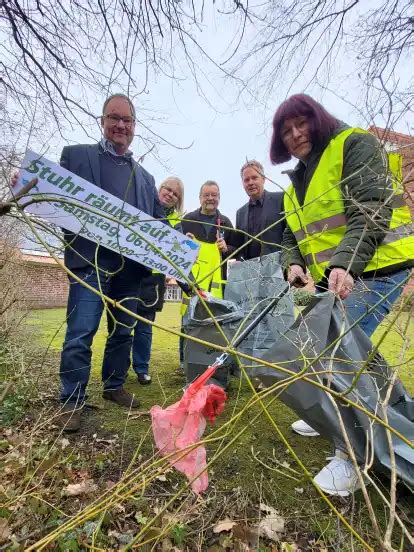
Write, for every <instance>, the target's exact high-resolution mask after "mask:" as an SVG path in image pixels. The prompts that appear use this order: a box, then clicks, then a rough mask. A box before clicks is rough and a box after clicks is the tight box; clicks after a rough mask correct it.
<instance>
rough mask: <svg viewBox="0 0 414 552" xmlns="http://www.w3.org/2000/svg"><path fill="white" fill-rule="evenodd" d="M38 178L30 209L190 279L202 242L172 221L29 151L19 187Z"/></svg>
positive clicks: (169, 273) (168, 272) (160, 269)
mask: <svg viewBox="0 0 414 552" xmlns="http://www.w3.org/2000/svg"><path fill="white" fill-rule="evenodd" d="M33 178H37V179H38V183H37V184H36V186H35V187H34V188H32V190H31V191H30V192H29V193H28V194H27V195H25V196H24V197H23V199H21V200H20V203H23V204H24V203H26V202H27V201H28V199H29V198H32V199H35V200H36V201H35V202H34V203H32V204H30V205H28V207H27V211H29V212H30V213H32V214H33V215H36V216H37V217H39V218H41V219H43V220H44V221H46V222H48V223H50V224H53V225H55V226H58V227H61V228H64V229H66V230H69V231H70V232H73V233H74V234H78V235H80V236H82V237H84V238H87V239H88V240H91V241H93V242H95V243H97V244H99V245H100V246H102V247H106V248H108V249H111V250H112V251H115V252H117V253H121V254H122V255H124V256H125V257H128V258H129V259H132V260H134V261H137V262H138V263H141V264H143V265H145V266H147V267H148V268H151V269H155V270H157V271H158V272H161V273H162V274H165V275H166V276H171V277H173V278H176V279H177V280H180V281H184V278H183V274H184V275H185V276H188V274H189V273H190V270H191V267H192V265H193V264H194V262H195V260H196V258H197V255H198V249H199V245H198V244H197V243H196V242H194V241H193V240H191V239H189V238H188V237H187V236H185V235H184V234H182V233H181V232H177V231H176V230H174V229H173V228H171V227H170V226H169V225H168V224H164V223H163V222H162V221H160V220H156V219H152V218H151V217H150V216H149V215H147V214H146V213H144V212H143V211H140V210H139V209H137V208H136V207H133V206H132V205H129V204H128V203H125V202H124V201H122V200H121V199H118V198H117V197H115V196H113V195H111V194H108V193H106V192H105V193H104V192H103V190H102V189H101V188H99V187H98V186H95V185H94V184H91V183H90V182H88V181H87V180H84V179H83V178H81V177H79V176H76V175H75V174H73V173H71V172H70V171H68V170H66V169H64V168H63V167H61V166H60V165H58V164H56V163H53V162H52V161H49V160H48V159H46V158H45V157H42V156H41V155H38V154H36V153H34V152H33V151H30V150H29V151H27V153H26V156H25V158H24V160H23V164H22V168H21V170H20V173H19V180H18V185H17V187H16V188H15V190H14V191H15V192H18V191H19V190H20V189H21V188H23V186H25V185H26V184H27V183H28V182H30V180H32V179H33ZM157 249H158V250H159V251H157ZM161 253H162V254H163V255H165V257H166V258H164V257H163V255H162V254H161ZM171 263H174V264H175V265H176V267H177V268H175V267H174V266H173V265H172V264H171Z"/></svg>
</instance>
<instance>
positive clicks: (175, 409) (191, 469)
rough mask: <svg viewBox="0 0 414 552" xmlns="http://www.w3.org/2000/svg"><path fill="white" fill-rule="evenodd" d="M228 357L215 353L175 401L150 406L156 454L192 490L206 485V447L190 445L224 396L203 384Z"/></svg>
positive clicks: (266, 310)
mask: <svg viewBox="0 0 414 552" xmlns="http://www.w3.org/2000/svg"><path fill="white" fill-rule="evenodd" d="M288 290H289V285H288V284H287V285H286V287H285V288H284V289H283V290H282V291H281V292H280V293H279V294H278V295H276V296H275V297H274V298H273V299H271V300H270V301H269V303H268V304H267V305H266V307H264V308H263V310H262V311H261V312H260V313H259V314H258V315H257V316H256V317H255V318H254V319H253V320H252V321H251V322H250V323H249V324H248V325H247V326H246V328H244V329H243V330H242V331H241V332H240V334H239V335H238V336H237V337H236V338H235V339H234V341H233V343H232V345H233V347H234V348H236V347H237V346H238V345H240V343H241V342H242V341H243V340H244V339H245V338H246V337H247V336H248V335H249V333H250V332H251V331H252V330H253V329H254V328H255V327H256V326H257V325H258V324H259V322H260V321H261V320H262V319H263V318H264V317H265V316H266V315H267V314H268V313H269V312H270V311H271V310H272V309H273V308H274V307H275V305H276V303H277V302H278V301H279V300H280V299H281V298H282V297H283V296H284V295H285V294H286V293H287V291H288ZM228 357H229V354H228V353H222V354H221V355H220V356H219V357H217V359H216V360H215V362H213V364H211V365H210V366H209V367H208V368H207V369H206V370H205V372H203V373H202V374H201V375H200V376H198V377H197V378H196V379H195V380H194V381H193V382H192V383H190V385H189V386H188V387H187V388H186V389H185V391H184V394H183V396H182V398H181V399H180V400H179V401H178V402H176V403H174V404H172V405H171V406H168V407H167V408H165V409H164V408H161V407H160V406H158V405H156V406H153V407H152V408H151V410H150V413H151V418H152V430H153V434H154V440H155V444H156V446H157V448H158V449H159V451H160V454H161V455H162V456H169V462H170V464H171V465H172V466H174V468H176V469H177V470H178V471H180V472H182V473H184V474H185V475H186V476H187V478H188V479H189V480H190V481H192V484H191V487H192V489H193V491H195V492H196V493H200V492H202V491H204V490H205V489H206V488H207V487H208V474H207V470H206V469H205V468H206V449H205V447H204V446H203V445H198V446H196V447H192V445H194V444H195V443H197V441H199V440H200V439H201V437H202V436H203V433H204V430H205V428H206V419H208V420H209V422H210V423H214V421H215V419H216V417H217V416H218V415H220V414H221V413H222V412H223V410H224V404H225V401H226V399H227V395H226V392H225V391H224V389H222V388H221V387H220V386H218V385H214V384H208V385H206V382H207V381H208V380H209V379H210V378H211V377H212V376H213V375H214V373H215V372H216V370H217V369H218V368H219V367H220V366H222V365H223V364H224V363H225V362H226V360H227V359H228Z"/></svg>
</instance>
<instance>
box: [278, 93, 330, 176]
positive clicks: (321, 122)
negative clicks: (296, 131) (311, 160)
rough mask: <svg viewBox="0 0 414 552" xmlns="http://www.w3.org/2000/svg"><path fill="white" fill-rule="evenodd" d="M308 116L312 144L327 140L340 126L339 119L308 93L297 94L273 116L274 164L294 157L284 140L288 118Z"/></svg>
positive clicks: (284, 103)
mask: <svg viewBox="0 0 414 552" xmlns="http://www.w3.org/2000/svg"><path fill="white" fill-rule="evenodd" d="M303 116H304V117H307V118H308V120H309V129H310V137H311V141H312V144H313V145H315V144H322V143H324V142H326V141H327V140H328V138H329V136H331V134H332V133H333V132H334V131H335V130H336V129H337V128H338V126H339V121H338V119H336V118H335V117H334V116H333V115H331V114H330V113H328V112H327V111H326V109H325V108H324V107H323V106H322V105H321V104H320V103H319V102H317V101H316V100H314V99H313V98H311V97H310V96H308V95H307V94H295V95H294V96H291V97H290V98H288V99H287V100H285V101H284V102H283V103H282V104H280V106H279V107H278V108H277V111H276V113H275V115H274V117H273V135H272V141H271V143H270V160H271V162H272V163H273V165H278V164H279V163H285V162H286V161H289V160H290V159H292V156H291V154H290V153H289V152H288V150H287V149H286V146H285V144H284V143H283V140H282V134H281V130H282V126H283V123H284V122H285V121H286V119H292V118H293V117H303Z"/></svg>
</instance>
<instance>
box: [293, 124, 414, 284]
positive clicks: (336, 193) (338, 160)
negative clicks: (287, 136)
mask: <svg viewBox="0 0 414 552" xmlns="http://www.w3.org/2000/svg"><path fill="white" fill-rule="evenodd" d="M353 133H367V131H365V130H362V129H360V128H350V129H347V130H344V131H343V132H341V133H340V134H338V135H337V136H335V138H333V139H332V140H331V141H330V142H329V144H328V146H327V147H326V148H325V150H324V152H323V153H322V156H321V158H320V160H319V163H318V166H317V167H316V170H315V172H314V174H313V176H312V179H311V181H310V182H309V185H308V188H307V190H306V194H305V198H304V202H303V205H302V206H300V205H299V202H298V199H297V196H296V192H295V188H294V186H293V185H291V186H290V187H289V188H288V190H287V191H286V192H285V195H284V209H285V213H286V222H287V224H288V226H289V228H290V230H291V231H292V232H293V234H294V235H295V237H296V241H297V243H298V246H299V250H300V252H301V254H302V257H303V259H304V261H305V263H306V265H307V267H308V269H309V271H310V273H311V275H312V278H313V280H314V281H315V282H319V281H320V280H321V279H322V277H323V275H324V273H325V270H326V268H327V266H328V264H329V261H330V259H331V258H332V256H333V254H334V253H335V251H336V249H337V247H338V245H339V244H340V242H341V241H342V239H343V237H344V235H345V231H346V224H347V220H346V217H345V208H344V200H343V195H342V191H341V179H342V169H343V151H344V143H345V140H346V139H347V138H348V136H350V135H351V134H353ZM401 165H402V160H401V156H400V155H399V154H396V153H391V154H389V168H390V171H391V173H392V175H393V177H392V180H391V182H392V186H393V194H392V197H391V199H390V203H389V204H390V206H391V207H392V216H391V221H390V227H389V230H388V231H387V233H386V235H385V238H384V239H383V241H382V242H381V244H380V246H379V247H378V248H377V250H376V251H375V253H374V255H373V257H372V259H371V260H370V262H369V263H368V264H367V266H366V267H365V270H364V271H365V272H369V271H373V270H378V269H380V268H384V267H386V266H392V265H394V264H398V263H401V262H404V261H405V260H406V259H413V258H414V237H413V225H412V222H411V216H410V211H409V209H408V207H407V205H406V203H405V201H404V198H403V192H404V190H403V187H402V182H401V181H402V169H401ZM364 170H366V168H365V167H362V168H361V171H364ZM353 176H357V175H353Z"/></svg>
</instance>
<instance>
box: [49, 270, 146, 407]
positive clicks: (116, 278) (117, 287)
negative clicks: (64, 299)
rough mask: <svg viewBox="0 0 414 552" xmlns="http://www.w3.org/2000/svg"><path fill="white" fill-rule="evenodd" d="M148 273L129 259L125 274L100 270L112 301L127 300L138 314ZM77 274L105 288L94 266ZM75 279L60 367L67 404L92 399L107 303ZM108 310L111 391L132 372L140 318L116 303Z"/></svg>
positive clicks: (106, 376) (106, 374)
mask: <svg viewBox="0 0 414 552" xmlns="http://www.w3.org/2000/svg"><path fill="white" fill-rule="evenodd" d="M143 271H144V268H143V267H142V266H141V265H139V264H138V263H135V262H133V261H126V263H125V265H124V267H123V268H122V270H119V271H118V272H117V273H116V274H113V275H111V274H110V275H108V274H104V273H102V272H100V273H99V274H100V278H99V280H100V286H101V289H102V292H103V293H104V294H105V295H107V296H108V297H110V298H111V299H115V300H116V301H118V302H121V301H122V305H123V306H125V307H126V308H128V309H130V310H131V311H132V312H136V309H137V300H136V297H137V295H138V288H139V281H140V278H141V277H142V274H143ZM72 272H73V273H74V274H76V276H79V277H80V278H82V280H84V281H85V282H87V283H88V284H89V285H91V286H92V287H93V288H95V289H99V285H98V275H97V273H96V271H95V270H94V269H93V268H90V267H88V268H80V269H74V270H72ZM69 281H70V287H69V298H68V307H67V329H66V336H65V341H64V344H63V350H62V356H61V363H60V379H61V384H62V392H61V400H62V402H73V403H78V404H82V403H83V402H84V401H85V399H86V387H87V385H88V381H89V374H90V370H91V357H92V351H91V345H92V341H93V338H94V336H95V334H96V332H97V330H98V327H99V323H100V320H101V316H102V312H103V308H104V304H103V302H102V299H101V297H100V296H99V295H97V294H95V293H93V292H92V291H90V290H89V289H87V288H86V287H84V286H83V285H82V284H80V283H78V282H76V281H75V280H74V279H73V278H71V277H69ZM107 308H108V311H109V314H108V317H107V318H108V338H107V340H106V345H105V352H104V358H103V363H102V381H103V383H104V389H105V390H115V389H119V388H120V387H122V386H123V384H124V382H125V379H126V374H127V372H128V367H129V363H130V352H131V345H132V335H131V332H132V327H133V324H134V322H135V319H134V318H133V317H131V316H130V315H127V314H125V313H124V312H122V311H120V310H119V309H116V308H113V307H112V306H110V305H107ZM111 315H112V316H113V317H114V319H115V323H114V320H113V318H112V316H111Z"/></svg>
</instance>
